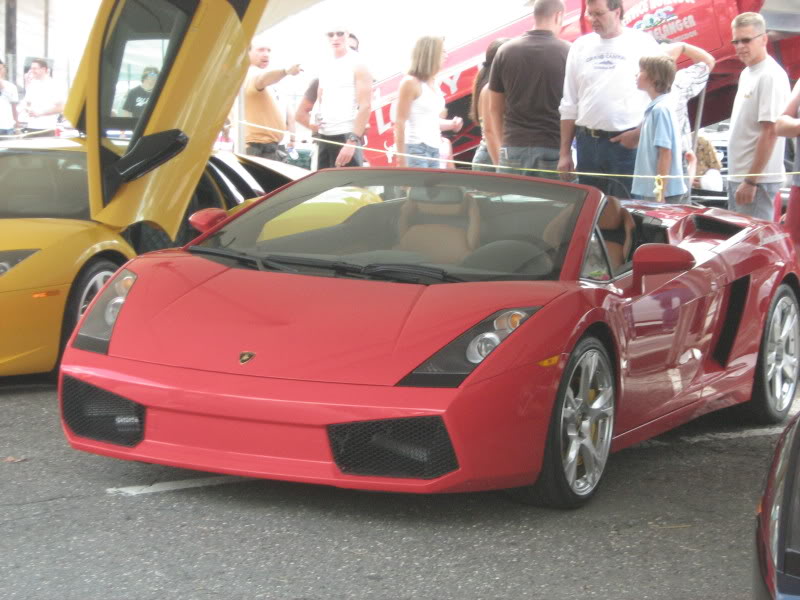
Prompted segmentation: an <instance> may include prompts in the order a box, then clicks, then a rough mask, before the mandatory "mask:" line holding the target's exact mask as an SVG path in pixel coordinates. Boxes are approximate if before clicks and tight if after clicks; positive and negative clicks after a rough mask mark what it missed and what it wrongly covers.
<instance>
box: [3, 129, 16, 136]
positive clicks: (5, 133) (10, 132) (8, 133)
mask: <svg viewBox="0 0 800 600" xmlns="http://www.w3.org/2000/svg"><path fill="white" fill-rule="evenodd" d="M0 135H14V130H13V129H0Z"/></svg>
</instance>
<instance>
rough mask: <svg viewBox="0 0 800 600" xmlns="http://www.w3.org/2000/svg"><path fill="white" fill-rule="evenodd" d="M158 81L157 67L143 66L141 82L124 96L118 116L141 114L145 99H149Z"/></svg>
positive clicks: (145, 103) (145, 102) (137, 115)
mask: <svg viewBox="0 0 800 600" xmlns="http://www.w3.org/2000/svg"><path fill="white" fill-rule="evenodd" d="M156 81H158V69H156V68H155V67H145V69H144V71H142V84H141V85H137V86H136V87H135V88H133V89H132V90H131V91H130V92H128V96H127V97H126V98H125V104H123V105H122V110H121V111H120V116H123V117H136V118H137V119H138V118H139V117H141V116H142V113H143V112H144V109H145V107H146V106H147V101H148V100H150V93H151V92H152V91H153V88H154V87H155V85H156Z"/></svg>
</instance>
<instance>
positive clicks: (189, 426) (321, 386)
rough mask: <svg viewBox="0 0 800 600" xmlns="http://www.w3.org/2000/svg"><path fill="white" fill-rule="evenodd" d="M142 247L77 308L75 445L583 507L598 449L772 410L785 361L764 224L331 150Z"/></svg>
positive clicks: (777, 410)
mask: <svg viewBox="0 0 800 600" xmlns="http://www.w3.org/2000/svg"><path fill="white" fill-rule="evenodd" d="M192 221H193V223H194V225H195V226H196V227H197V228H198V229H200V230H205V233H204V234H203V235H202V236H200V237H199V238H198V239H196V240H195V241H194V242H192V243H190V244H189V245H187V246H185V247H183V248H181V249H174V250H166V251H161V252H156V253H151V254H148V255H144V256H140V257H138V258H135V259H134V260H132V261H130V262H129V263H128V264H127V265H126V266H125V267H124V268H123V269H122V270H120V271H119V272H118V273H117V274H116V276H115V277H114V278H113V279H112V280H111V281H110V282H109V283H108V284H107V286H106V287H105V289H104V291H103V292H101V293H100V294H99V295H98V296H97V297H96V299H95V300H94V302H93V304H92V305H91V306H90V307H89V308H88V309H87V311H86V313H85V314H84V317H83V319H82V321H81V322H80V323H79V326H78V327H77V329H76V331H75V333H74V334H73V337H72V339H71V340H70V342H69V344H68V348H67V350H66V353H65V355H64V359H63V363H62V371H61V378H60V385H59V393H60V401H61V409H62V415H63V426H64V431H65V433H66V436H67V439H68V440H69V443H70V444H71V445H72V446H73V447H74V448H77V449H80V450H84V451H87V452H93V453H96V454H103V455H106V456H112V457H116V458H122V459H128V460H137V461H145V462H152V463H160V464H164V465H173V466H176V467H183V468H191V469H199V470H205V471H213V472H220V473H231V474H238V475H245V476H251V477H263V478H270V479H283V480H291V481H301V482H310V483H319V484H327V485H334V486H341V487H349V488H360V489H369V490H386V491H404V492H421V493H428V492H454V491H472V490H486V489H497V488H503V489H509V490H511V492H512V494H513V495H515V496H516V497H517V498H519V499H521V500H523V501H528V502H533V503H538V504H546V505H551V506H560V507H576V506H580V505H581V504H583V503H585V502H586V501H588V500H589V499H590V498H591V497H592V496H593V495H594V493H595V491H596V490H597V489H598V485H599V484H600V481H601V478H602V476H603V473H604V471H605V469H606V465H607V461H608V458H609V455H610V453H611V452H613V451H615V450H619V449H621V448H624V447H626V446H629V445H631V444H633V443H636V442H639V441H641V440H644V439H646V438H649V437H652V436H654V435H657V434H659V433H661V432H663V431H665V430H667V429H670V428H673V427H675V426H677V425H680V424H682V423H684V422H686V421H688V420H690V419H693V418H695V417H697V416H699V415H701V414H704V413H707V412H709V411H712V410H716V409H719V408H722V407H726V406H731V405H734V404H742V407H741V410H743V411H745V412H747V413H748V414H750V415H751V416H752V418H753V419H754V420H755V421H760V422H772V423H774V422H778V421H781V420H782V419H784V417H785V416H786V415H787V413H788V411H789V408H790V405H791V402H792V399H793V398H794V394H795V390H796V387H797V380H798V358H800V346H798V344H799V343H800V325H799V323H798V302H797V296H798V293H800V286H799V285H798V273H797V259H796V256H795V250H794V246H793V244H792V241H791V239H790V237H789V235H788V234H787V232H786V230H784V229H783V228H782V227H781V226H779V225H776V224H772V223H767V222H765V221H760V220H757V219H750V218H747V217H743V216H740V215H737V214H734V213H731V212H728V211H724V210H720V209H708V208H697V207H692V206H686V205H673V206H669V205H656V204H646V203H637V202H623V203H621V202H619V201H618V200H616V199H615V198H613V197H603V196H601V194H600V192H598V191H597V190H596V189H594V188H590V187H585V186H580V185H573V184H565V183H560V182H552V181H545V180H536V179H530V178H525V177H516V176H503V175H490V174H478V173H470V172H462V171H434V170H413V169H339V170H330V171H321V172H318V173H315V174H313V175H310V176H308V177H306V178H304V179H301V180H299V181H297V182H294V183H293V184H290V185H288V186H286V187H284V188H282V189H281V190H278V191H277V192H274V193H273V194H272V195H270V196H267V197H266V198H265V199H262V200H261V201H259V202H257V203H254V204H252V205H251V206H249V207H247V208H245V209H244V210H242V211H241V212H239V213H238V214H236V215H234V216H232V217H229V216H227V215H226V214H225V213H224V212H222V211H221V210H218V209H206V210H204V211H201V212H199V213H196V214H195V215H194V216H193V219H192Z"/></svg>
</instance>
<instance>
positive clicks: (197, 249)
mask: <svg viewBox="0 0 800 600" xmlns="http://www.w3.org/2000/svg"><path fill="white" fill-rule="evenodd" d="M187 250H189V252H192V253H194V254H208V255H209V256H221V257H223V258H230V259H231V260H235V261H236V262H238V263H239V264H240V265H246V266H249V267H255V268H256V269H258V270H259V271H266V270H267V269H272V270H274V271H283V272H285V273H297V269H292V268H291V267H287V266H286V265H283V264H280V263H277V262H274V261H271V260H269V259H265V258H259V257H258V256H253V255H252V254H245V253H244V252H236V251H234V250H224V249H222V248H207V247H205V246H189V248H187Z"/></svg>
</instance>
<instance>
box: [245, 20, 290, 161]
mask: <svg viewBox="0 0 800 600" xmlns="http://www.w3.org/2000/svg"><path fill="white" fill-rule="evenodd" d="M271 54H272V48H271V47H270V46H269V44H268V43H267V41H266V39H265V38H264V37H263V36H258V37H256V38H255V39H254V40H253V42H252V44H251V45H250V51H249V57H250V68H249V69H248V71H247V77H246V79H245V82H244V120H245V121H247V123H252V125H245V126H244V141H245V152H246V153H247V154H250V155H252V156H261V157H262V158H269V159H272V160H280V161H283V162H285V161H286V159H287V157H288V155H287V154H286V152H285V148H284V147H283V146H281V140H283V136H284V132H285V131H286V130H287V129H289V130H290V131H291V133H290V139H291V140H292V141H294V140H293V137H294V121H293V120H292V121H289V120H288V119H287V111H286V107H285V106H284V107H281V105H280V104H279V102H278V97H277V95H276V94H275V91H274V89H271V88H270V86H272V85H274V84H276V83H278V82H279V81H281V80H282V79H283V78H284V77H286V76H287V75H297V74H298V73H299V72H300V71H301V70H302V69H301V68H300V65H292V66H291V67H289V68H288V69H268V67H269V63H270V57H271ZM258 125H261V126H263V127H258Z"/></svg>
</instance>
